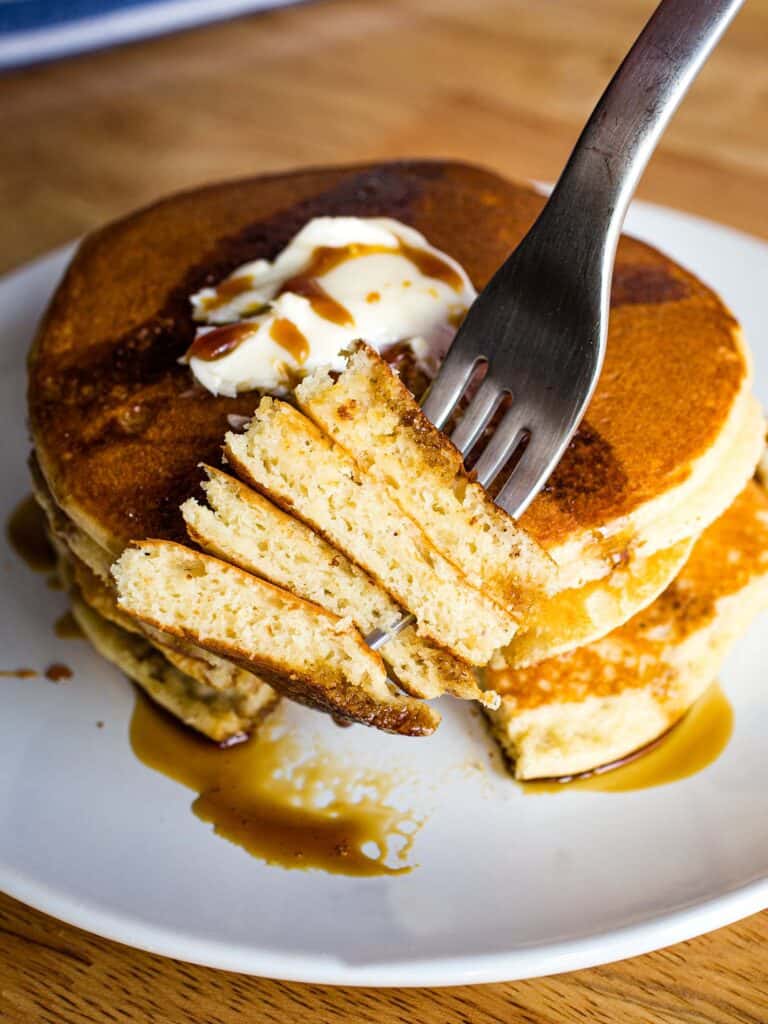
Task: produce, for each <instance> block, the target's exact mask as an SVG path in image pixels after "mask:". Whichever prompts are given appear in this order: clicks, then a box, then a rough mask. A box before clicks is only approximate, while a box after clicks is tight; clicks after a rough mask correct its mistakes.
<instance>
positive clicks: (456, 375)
mask: <svg viewBox="0 0 768 1024" xmlns="http://www.w3.org/2000/svg"><path fill="white" fill-rule="evenodd" d="M457 339H458V335H457V336H456V339H454V343H453V345H452V346H451V348H450V349H449V351H448V355H447V356H446V357H445V361H444V362H443V365H442V366H441V367H440V372H439V374H438V375H437V377H436V378H435V380H434V381H433V382H432V386H431V387H430V389H429V391H428V392H427V395H426V397H425V399H424V401H423V403H422V406H421V408H422V411H423V412H424V414H425V415H426V417H427V419H430V420H431V421H432V422H433V423H434V425H435V426H436V427H437V428H438V429H440V428H441V427H442V426H443V424H444V423H445V421H446V420H447V419H448V417H449V416H450V415H451V413H452V412H453V410H454V409H455V408H456V405H457V404H458V402H459V399H460V398H461V396H462V395H463V394H464V392H465V391H466V389H467V385H468V384H469V382H470V381H471V380H472V376H473V374H474V372H475V370H476V368H477V366H478V365H479V364H480V363H481V362H482V361H483V359H482V356H480V355H476V356H474V357H470V358H467V356H466V354H465V353H464V352H462V351H461V349H460V347H459V346H458V345H457V344H456V340H457Z"/></svg>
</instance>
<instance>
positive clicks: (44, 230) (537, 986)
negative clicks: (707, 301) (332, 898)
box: [0, 0, 768, 1024]
mask: <svg viewBox="0 0 768 1024" xmlns="http://www.w3.org/2000/svg"><path fill="white" fill-rule="evenodd" d="M652 6H653V2H652V0H528V2H515V0H463V2H458V0H326V2H319V3H314V4H307V5H303V6H297V7H293V8H290V9H286V10H283V11H279V12H275V13H271V14H267V15H262V16H256V17H251V18H244V19H240V20H238V21H235V22H230V23H224V24H219V25H214V26H211V27H207V28H204V29H200V30H196V31H194V32H189V33H185V34H183V35H179V36H172V37H167V38H163V39H158V40H152V41H149V42H145V43H141V44H136V45H132V46H127V47H124V48H121V49H117V50H112V51H109V52H105V53H97V54H91V55H87V56H83V57H80V58H76V59H72V60H67V61H64V62H60V63H54V64H48V65H44V66H40V67H37V68H32V69H27V70H24V71H20V72H16V73H13V74H10V75H7V76H6V77H5V78H4V79H3V80H2V81H0V223H2V232H0V268H2V269H6V268H10V267H13V266H15V265H17V264H18V263H21V262H23V261H25V260H28V259H31V258H32V257H34V256H36V255H38V254H40V253H42V252H45V251H46V250H47V249H49V248H51V247H52V246H55V245H58V244H61V243H63V242H65V241H68V240H69V239H71V238H72V237H73V236H75V235H78V234H81V233H82V232H84V231H87V230H89V229H90V228H93V227H95V226H96V225H98V224H100V223H101V222H103V221H104V220H107V219H109V218H112V217H115V216H118V215H120V214H121V213H124V212H127V211H128V210H131V209H132V208H134V207H136V206H138V205H141V204H143V203H146V202H149V201H151V200H152V199H154V198H155V197H157V196H160V195H162V194H163V193H167V192H170V191H174V190H177V189H180V188H186V187H189V186H193V185H197V184H200V183H203V182H207V181H211V180H215V179H221V178H227V177H232V176H237V175H244V174H253V173H258V172H260V171H267V170H275V169H283V168H287V167H292V166H297V165H302V164H318V163H333V162H345V161H347V162H353V161H364V160H370V159H372V158H393V157H398V156H432V157H458V158H463V159H469V160H473V161H476V162H481V163H485V164H488V165H489V166H491V167H494V168H496V169H497V170H500V171H501V172H503V173H505V174H508V175H510V176H513V177H519V178H538V179H552V178H554V177H555V176H556V175H557V173H558V170H559V169H560V167H561V165H562V163H563V161H564V159H565V157H566V156H567V153H568V150H569V147H570V146H571V144H572V143H573V141H574V139H575V137H576V134H577V133H578V130H579V127H580V125H581V124H582V122H583V120H584V119H585V117H586V115H587V114H588V113H589V110H590V109H591V107H592V105H593V103H594V101H595V100H596V98H597V96H598V95H599V92H600V90H601V89H602V87H603V85H604V84H605V82H606V81H607V79H608V77H609V76H610V74H611V72H612V70H613V69H614V67H615V65H616V63H617V61H618V60H619V59H620V58H621V56H622V55H623V53H624V51H625V50H626V48H627V46H628V44H629V43H630V41H631V40H632V38H633V37H634V35H635V34H636V33H637V31H638V30H639V28H640V27H641V25H642V23H643V21H644V19H645V18H646V17H647V15H648V14H649V12H650V10H651V8H652ZM767 52H768V0H750V2H749V3H747V4H746V5H745V9H744V10H743V12H742V13H741V15H740V16H739V18H738V19H737V21H736V23H735V24H734V25H733V27H732V29H731V30H730V32H729V34H728V36H727V37H726V39H725V41H724V42H723V43H722V45H721V47H720V49H719V50H718V52H717V53H716V54H715V55H714V57H713V58H712V60H711V62H710V63H709V65H708V66H707V67H706V68H705V70H704V71H703V73H702V75H701V77H700V79H699V80H698V82H697V83H696V84H695V86H694V88H693V90H692V91H691V93H690V95H689V97H688V98H687V99H686V101H685V104H684V106H683V108H682V109H681V110H680V112H679V113H678V115H677V117H676V119H675V121H674V123H673V125H672V127H671V128H670V130H669V132H668V134H667V135H666V137H665V139H664V142H663V144H662V146H661V148H660V150H659V152H658V153H657V154H656V156H655V157H654V160H653V162H652V165H651V167H650V168H649V170H648V172H647V173H646V175H645V178H644V179H643V182H642V185H641V187H640V190H639V194H640V195H641V196H643V197H644V198H647V199H652V200H655V201H657V202H662V203H667V204H669V205H672V206H677V207H679V208H682V209H686V210H690V211H692V212H695V213H699V214H703V215H705V216H709V217H712V218H714V219H717V220H720V221H723V222H725V223H728V224H731V225H733V226H736V227H739V228H742V229H744V230H747V231H750V232H752V233H754V234H758V235H762V236H764V237H768V202H766V195H767V194H768V60H767V59H766V53H767ZM767 941H768V914H763V915H758V916H755V917H752V918H750V919H749V920H747V921H744V922H741V923H740V924H737V925H733V926H731V927H730V928H726V929H722V930H721V931H718V932H715V933H713V934H711V935H707V936H703V937H701V938H699V939H696V940H694V941H692V942H687V943H683V944H681V945H679V946H675V947H673V948H671V949H668V950H665V951H661V952H658V953H654V954H650V955H648V956H645V957H639V958H637V959H634V960H630V961H625V962H623V963H620V964H614V965H608V966H605V967H600V968H596V969H593V970H588V971H581V972H578V973H574V974H568V975H562V976H559V977H554V978H548V979H539V980H534V981H528V982H520V983H514V984H512V983H510V984H504V985H486V986H480V987H475V988H455V989H445V990H436V991H425V990H418V989H412V990H394V991H393V990H378V991H377V990H372V989H329V988H321V987H318V986H310V985H296V984H285V983H278V982H271V981H264V980H259V979H253V978H246V977H240V976H237V975H233V974H227V973H223V972H216V971H211V970H207V969H203V968H198V967H191V966H188V965H185V964H181V963H177V962H175V961H172V960H167V959H163V958H160V957H156V956H151V955H149V954H146V953H141V952H137V951H134V950H129V949H127V948H125V947H122V946H118V945H116V944H114V943H111V942H107V941H105V940H102V939H98V938H94V937H92V936H89V935H86V934H85V933H83V932H81V931H79V930H77V929H74V928H71V927H69V926H66V925H62V924H60V923H58V922H56V921H54V920H52V919H51V918H48V917H45V916H44V915H42V914H39V913H37V912H35V911H32V910H29V909H27V908H25V907H23V906H22V905H21V904H19V903H17V902H15V901H13V900H11V899H9V898H7V897H0V1020H2V1021H3V1022H4V1024H5V1022H6V1021H7V1022H8V1024H33V1022H34V1024H37V1022H40V1024H48V1022H50V1024H70V1022H94V1024H102V1022H115V1021H119V1022H124V1024H133V1022H136V1024H139V1022H141V1024H147V1022H151V1024H171V1022H173V1024H175V1022H181V1021H195V1022H204V1024H230V1022H235V1021H238V1022H241V1021H249V1022H250V1021H254V1022H261V1021H264V1022H270V1024H271V1022H286V1021H299V1020H301V1021H306V1022H318V1024H321V1022H322V1024H324V1022H331V1021H333V1022H346V1021H350V1022H352V1021H360V1020H364V1019H368V1020H373V1021H377V1022H381V1024H390V1022H392V1024H395V1022H398V1024H399V1022H411V1021H420V1022H421V1021H423V1022H428V1024H432V1022H445V1024H453V1022H456V1024H458V1022H471V1024H485V1022H491V1021H515V1022H518V1021H519V1022H528V1024H545V1022H546V1024H549V1022H552V1024H555V1022H557V1024H572V1022H582V1024H584V1022H590V1024H603V1022H605V1024H614V1022H621V1024H658V1022H664V1024H666V1022H683V1024H698V1022H706V1024H710V1022H717V1024H725V1022H728V1024H765V1022H766V1021H768V954H767V953H766V949H767V948H768V947H767V945H766V943H767Z"/></svg>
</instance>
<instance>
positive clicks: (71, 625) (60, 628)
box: [53, 610, 85, 640]
mask: <svg viewBox="0 0 768 1024" xmlns="http://www.w3.org/2000/svg"><path fill="white" fill-rule="evenodd" d="M53 632H54V633H55V634H56V636H58V637H61V638H62V639H63V640H82V639H84V638H85V633H83V631H82V629H81V628H80V624H79V623H78V621H77V619H76V618H75V616H74V615H73V614H72V612H71V611H69V610H67V611H66V612H64V613H63V614H62V615H60V616H59V617H58V619H56V621H55V622H54V624H53Z"/></svg>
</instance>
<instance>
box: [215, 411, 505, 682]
mask: <svg viewBox="0 0 768 1024" xmlns="http://www.w3.org/2000/svg"><path fill="white" fill-rule="evenodd" d="M224 450H225V453H226V458H227V462H228V463H230V464H231V465H232V466H234V467H235V469H236V471H237V473H238V475H239V476H240V477H241V478H242V479H244V480H246V481H247V482H248V483H250V484H253V486H254V487H257V488H258V489H259V490H261V491H263V492H264V493H265V494H267V495H268V496H269V497H270V498H271V499H272V500H273V501H276V502H279V504H280V505H281V506H282V507H283V508H285V509H287V510H289V511H290V512H291V513H293V514H294V515H296V516H298V517H299V518H301V519H302V520H303V521H304V522H305V523H307V525H309V526H311V527H312V528H313V529H314V530H316V531H317V532H318V533H320V534H321V535H322V536H323V537H325V538H326V539H327V540H328V541H329V542H330V543H332V544H333V545H334V547H336V548H338V549H339V550H340V551H342V552H343V553H344V554H345V555H346V556H347V557H348V558H350V559H352V560H353V561H354V562H356V563H357V565H359V566H360V567H361V568H363V569H364V570H365V571H366V572H367V573H369V574H370V575H371V576H372V577H373V578H374V579H375V580H376V581H377V583H379V584H380V585H381V586H382V587H383V588H384V589H385V590H387V591H388V592H389V593H390V594H391V595H392V596H393V598H394V599H395V600H396V601H397V602H398V603H399V604H400V605H402V607H403V608H406V609H407V610H408V611H410V612H412V613H413V614H414V615H415V617H416V629H417V631H418V632H419V634H420V635H422V636H425V637H427V638H428V639H430V640H432V641H434V642H435V643H437V644H440V645H441V646H443V647H445V648H446V649H447V650H449V651H450V652H451V653H452V654H454V655H455V656H456V657H458V658H462V659H464V660H465V661H467V662H469V663H470V664H473V665H480V666H482V665H486V664H487V663H488V661H489V660H490V658H491V655H492V654H493V652H494V650H496V648H498V647H500V646H502V645H503V644H505V643H506V642H507V641H508V640H509V639H510V638H511V636H512V635H513V634H514V632H515V629H516V628H517V624H516V620H515V617H514V616H513V615H512V614H511V613H510V612H507V611H505V610H504V609H502V608H501V607H500V605H498V604H496V602H494V601H493V600H491V599H490V598H489V597H487V596H486V595H485V594H483V593H481V591H480V590H478V589H476V588H475V587H471V586H470V585H469V584H468V583H467V581H466V579H465V577H464V576H463V575H462V573H461V572H460V571H459V570H458V569H457V568H456V566H455V565H453V563H452V562H450V561H449V560H448V559H447V558H446V557H445V556H444V555H441V553H440V552H439V551H438V550H437V549H436V548H435V547H434V546H433V545H432V544H431V543H430V541H429V539H428V538H427V537H426V536H425V535H424V533H423V532H422V531H421V530H420V529H419V527H418V526H417V525H416V523H414V522H413V521H412V520H411V519H410V518H409V517H408V516H406V515H405V514H404V513H403V512H402V511H401V510H400V508H399V506H398V505H397V504H396V503H395V502H394V501H392V499H391V498H389V496H388V495H387V492H386V489H385V488H384V487H383V486H382V485H381V484H379V483H377V482H376V481H375V480H373V479H371V478H370V477H369V476H368V475H367V474H365V473H362V472H360V470H359V468H358V467H357V465H356V463H355V461H354V459H352V458H351V457H350V456H349V455H348V453H347V452H345V451H344V449H343V448H341V446H340V445H337V444H335V443H334V442H333V441H331V439H330V438H328V437H327V436H326V435H325V434H323V433H322V431H320V430H318V428H317V427H316V426H315V425H314V423H312V421H311V420H309V419H307V417H306V416H303V415H302V414H301V413H300V412H299V411H298V410H297V409H294V408H293V406H291V405H288V403H287V402H280V401H277V400H275V399H273V398H263V399H262V400H261V402H260V403H259V405H258V408H257V409H256V411H255V412H254V414H253V417H252V419H251V421H250V423H249V425H248V429H247V431H246V432H245V433H244V434H234V433H229V434H227V437H226V443H225V446H224Z"/></svg>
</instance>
